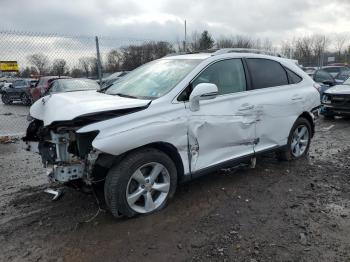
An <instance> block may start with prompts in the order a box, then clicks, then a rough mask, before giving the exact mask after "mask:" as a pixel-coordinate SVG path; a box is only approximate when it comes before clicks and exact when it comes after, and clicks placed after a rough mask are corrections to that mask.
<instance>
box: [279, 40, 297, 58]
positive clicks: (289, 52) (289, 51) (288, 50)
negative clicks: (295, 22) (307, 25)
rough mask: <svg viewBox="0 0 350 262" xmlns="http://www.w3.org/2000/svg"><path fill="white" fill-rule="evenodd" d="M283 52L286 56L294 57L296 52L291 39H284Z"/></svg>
mask: <svg viewBox="0 0 350 262" xmlns="http://www.w3.org/2000/svg"><path fill="white" fill-rule="evenodd" d="M281 53H282V55H284V56H286V57H289V58H293V53H294V47H293V42H292V41H290V40H285V41H282V43H281Z"/></svg>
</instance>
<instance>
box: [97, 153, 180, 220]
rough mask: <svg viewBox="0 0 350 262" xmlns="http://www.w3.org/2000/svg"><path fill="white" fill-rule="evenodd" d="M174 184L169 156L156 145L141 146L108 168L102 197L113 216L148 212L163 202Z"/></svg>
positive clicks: (171, 194) (172, 164) (171, 193)
mask: <svg viewBox="0 0 350 262" xmlns="http://www.w3.org/2000/svg"><path fill="white" fill-rule="evenodd" d="M176 185H177V170H176V166H175V164H174V162H173V161H172V160H171V158H170V157H169V156H168V155H166V154H165V153H163V152H162V151H160V150H157V149H153V148H149V149H142V150H139V151H136V152H133V153H130V154H128V155H127V156H126V157H125V158H124V159H123V160H122V161H121V162H120V163H118V164H117V165H114V166H113V167H112V168H111V169H110V171H109V172H108V174H107V177H106V181H105V186H104V191H105V200H106V204H107V206H108V208H109V210H110V211H111V213H112V214H113V216H115V217H119V216H120V215H124V216H127V217H132V216H135V215H137V214H150V213H153V212H155V211H158V210H160V209H162V208H163V207H164V206H165V205H166V204H167V202H168V200H169V198H171V197H172V196H173V195H174V193H175V190H176Z"/></svg>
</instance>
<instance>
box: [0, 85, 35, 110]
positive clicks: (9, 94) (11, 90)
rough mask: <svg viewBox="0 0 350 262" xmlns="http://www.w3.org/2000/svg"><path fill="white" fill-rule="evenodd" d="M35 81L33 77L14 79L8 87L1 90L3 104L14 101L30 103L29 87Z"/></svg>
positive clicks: (31, 86)
mask: <svg viewBox="0 0 350 262" xmlns="http://www.w3.org/2000/svg"><path fill="white" fill-rule="evenodd" d="M36 83H37V80H34V79H18V80H15V81H14V82H13V83H12V84H10V85H9V87H8V88H6V89H5V90H3V91H2V94H1V100H2V102H3V103H4V104H6V105H9V104H12V102H14V101H21V102H22V103H23V104H24V105H30V104H32V98H31V94H30V89H31V88H33V87H34V86H35V85H36Z"/></svg>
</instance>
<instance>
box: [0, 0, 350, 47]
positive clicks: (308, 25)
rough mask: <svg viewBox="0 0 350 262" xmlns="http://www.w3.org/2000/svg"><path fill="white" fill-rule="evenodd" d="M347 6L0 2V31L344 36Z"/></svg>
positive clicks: (223, 0) (328, 1)
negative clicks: (186, 31) (196, 32)
mask: <svg viewBox="0 0 350 262" xmlns="http://www.w3.org/2000/svg"><path fill="white" fill-rule="evenodd" d="M349 10H350V0H252V1H246V0H216V1H213V0H139V1H136V0H72V1H64V0H45V1H43V0H0V17H1V23H0V30H19V31H30V32H45V33H57V34H70V35H71V34H73V35H89V36H90V35H101V36H108V37H112V38H120V39H154V40H168V41H177V40H182V39H183V38H184V25H183V24H184V20H185V19H186V20H187V26H188V27H187V29H188V34H189V35H191V33H192V32H193V31H198V32H200V31H202V30H205V29H206V30H208V31H209V32H210V33H211V34H212V35H213V36H214V37H215V38H219V37H221V36H230V35H235V34H241V35H248V36H252V37H263V38H266V37H268V38H270V39H271V40H272V41H273V42H274V43H275V42H278V41H281V40H283V39H287V38H291V37H292V36H295V35H297V36H300V35H309V34H313V33H318V34H327V35H330V34H335V33H338V34H345V33H347V31H348V30H349V29H350V12H349Z"/></svg>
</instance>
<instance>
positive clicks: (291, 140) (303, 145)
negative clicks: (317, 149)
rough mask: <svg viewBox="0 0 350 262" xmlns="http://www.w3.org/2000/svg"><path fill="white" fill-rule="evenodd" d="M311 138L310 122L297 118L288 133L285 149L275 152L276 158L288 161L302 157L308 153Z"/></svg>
mask: <svg viewBox="0 0 350 262" xmlns="http://www.w3.org/2000/svg"><path fill="white" fill-rule="evenodd" d="M311 137H312V128H311V124H310V122H309V121H308V120H307V119H305V118H303V117H300V118H298V119H297V121H295V123H294V125H293V127H292V129H291V131H290V133H289V137H288V144H287V148H286V149H285V150H283V151H279V152H277V158H278V159H279V160H282V161H290V160H295V159H299V158H302V157H304V156H305V155H306V154H307V153H308V151H309V147H310V142H311Z"/></svg>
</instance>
